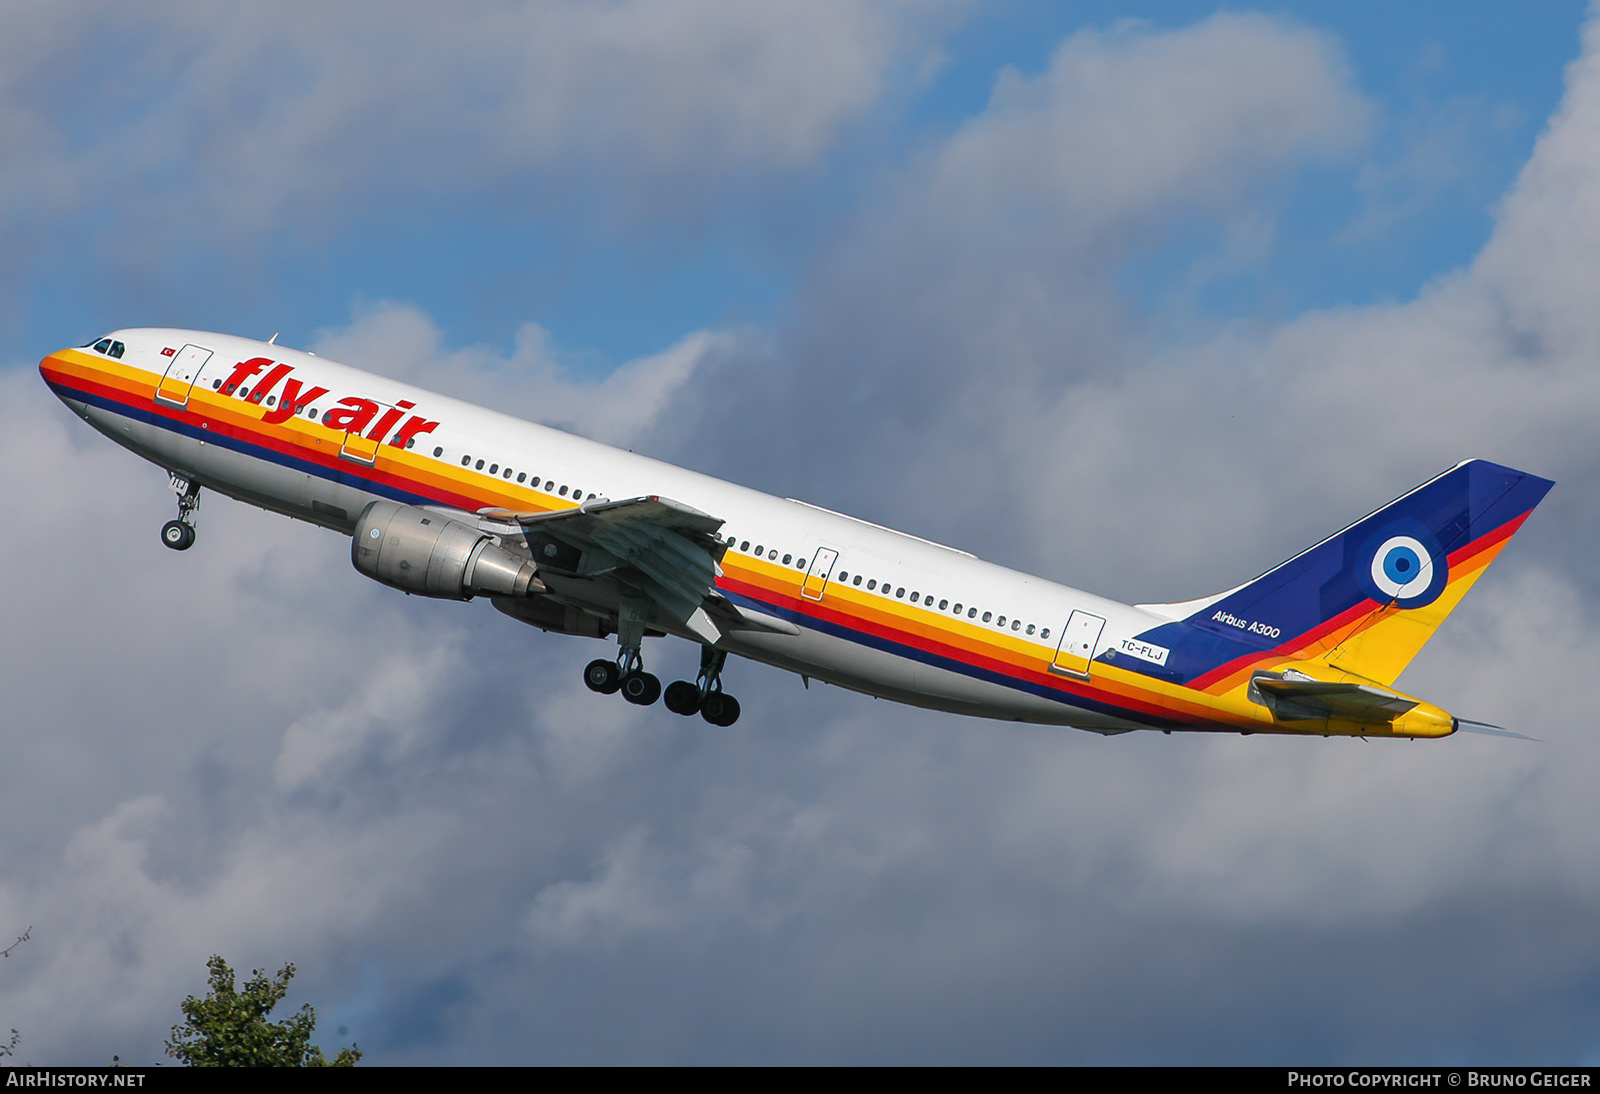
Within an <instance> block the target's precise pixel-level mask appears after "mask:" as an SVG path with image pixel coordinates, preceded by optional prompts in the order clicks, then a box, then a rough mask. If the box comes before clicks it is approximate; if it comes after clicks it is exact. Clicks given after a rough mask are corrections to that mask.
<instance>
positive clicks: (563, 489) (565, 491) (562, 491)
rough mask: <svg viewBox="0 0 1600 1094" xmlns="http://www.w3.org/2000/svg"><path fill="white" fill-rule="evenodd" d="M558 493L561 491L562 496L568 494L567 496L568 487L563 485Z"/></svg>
mask: <svg viewBox="0 0 1600 1094" xmlns="http://www.w3.org/2000/svg"><path fill="white" fill-rule="evenodd" d="M558 493H560V495H561V496H562V497H566V496H567V488H566V487H565V486H563V487H562V488H561V489H560V490H559V491H558Z"/></svg>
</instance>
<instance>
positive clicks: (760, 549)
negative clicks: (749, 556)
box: [755, 543, 767, 558]
mask: <svg viewBox="0 0 1600 1094" xmlns="http://www.w3.org/2000/svg"><path fill="white" fill-rule="evenodd" d="M766 553H767V552H766V549H765V548H764V547H762V546H761V544H759V543H758V544H756V550H755V555H756V557H757V558H760V557H761V556H762V555H764V554H766Z"/></svg>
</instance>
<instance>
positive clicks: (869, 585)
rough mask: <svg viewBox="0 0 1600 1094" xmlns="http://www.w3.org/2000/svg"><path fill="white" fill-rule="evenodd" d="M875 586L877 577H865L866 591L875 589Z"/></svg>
mask: <svg viewBox="0 0 1600 1094" xmlns="http://www.w3.org/2000/svg"><path fill="white" fill-rule="evenodd" d="M877 587H878V579H877V578H875V577H869V578H867V591H868V592H871V591H872V590H873V589H876V588H877Z"/></svg>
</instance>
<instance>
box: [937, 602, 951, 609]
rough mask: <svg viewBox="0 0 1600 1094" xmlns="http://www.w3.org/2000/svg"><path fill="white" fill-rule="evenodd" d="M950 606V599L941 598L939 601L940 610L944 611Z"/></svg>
mask: <svg viewBox="0 0 1600 1094" xmlns="http://www.w3.org/2000/svg"><path fill="white" fill-rule="evenodd" d="M949 606H950V602H949V601H948V600H941V601H939V610H940V611H941V612H942V611H944V610H945V609H946V608H948V607H949Z"/></svg>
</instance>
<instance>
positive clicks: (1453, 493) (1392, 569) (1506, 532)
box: [1150, 460, 1555, 687]
mask: <svg viewBox="0 0 1600 1094" xmlns="http://www.w3.org/2000/svg"><path fill="white" fill-rule="evenodd" d="M1554 485H1555V484H1554V483H1553V482H1551V481H1550V480H1549V479H1542V478H1539V477H1538V476H1537V475H1530V474H1527V473H1526V472H1522V471H1515V470H1512V469H1511V468H1509V467H1501V466H1500V465H1498V464H1493V463H1489V462H1487V461H1486V460H1468V461H1467V462H1465V463H1461V464H1458V465H1456V466H1455V467H1452V468H1451V469H1450V470H1448V471H1446V472H1445V473H1444V474H1442V475H1439V476H1438V477H1437V478H1434V479H1430V480H1429V481H1428V482H1425V483H1423V484H1422V485H1421V486H1419V487H1417V488H1416V489H1415V490H1412V491H1411V492H1410V493H1408V494H1405V495H1404V496H1402V497H1400V498H1397V499H1396V500H1394V501H1392V502H1390V503H1389V504H1388V505H1386V506H1384V507H1383V508H1382V509H1379V510H1378V511H1377V512H1375V513H1373V514H1371V515H1370V516H1367V517H1363V518H1362V519H1361V520H1358V521H1356V522H1355V523H1354V524H1352V525H1351V526H1350V527H1348V528H1346V529H1345V530H1344V531H1342V532H1339V533H1338V534H1337V535H1333V536H1330V537H1328V538H1327V539H1325V540H1323V541H1322V542H1321V543H1319V544H1317V545H1316V546H1315V547H1312V548H1310V549H1309V550H1307V551H1303V552H1301V553H1300V554H1298V555H1296V556H1295V557H1294V558H1291V559H1290V560H1289V561H1287V562H1285V563H1283V564H1282V565H1281V566H1278V567H1276V568H1274V569H1272V570H1269V571H1268V572H1267V573H1265V574H1262V575H1261V576H1260V577H1258V578H1256V579H1255V580H1254V581H1251V582H1249V583H1248V584H1245V585H1241V586H1240V587H1239V588H1237V589H1234V590H1232V591H1231V592H1227V593H1223V594H1221V595H1220V596H1217V597H1213V598H1210V599H1208V600H1202V601H1196V602H1193V603H1189V604H1182V605H1176V604H1175V605H1164V606H1156V605H1152V606H1150V607H1151V608H1152V609H1153V610H1155V611H1157V612H1161V613H1162V614H1166V615H1167V616H1168V617H1169V618H1173V619H1181V620H1182V625H1183V626H1184V628H1185V629H1188V630H1189V633H1190V634H1191V635H1193V636H1194V638H1195V639H1197V641H1195V642H1192V643H1185V645H1187V646H1188V647H1189V650H1188V651H1187V652H1189V654H1190V657H1188V658H1185V660H1188V661H1189V664H1188V665H1187V666H1186V667H1187V669H1188V671H1187V672H1185V673H1184V675H1186V676H1188V677H1189V682H1190V683H1191V684H1192V685H1195V686H1200V687H1207V686H1208V685H1209V684H1211V683H1213V682H1216V683H1221V682H1222V679H1223V678H1226V677H1231V676H1233V675H1234V672H1235V671H1236V670H1240V669H1247V668H1248V667H1249V665H1250V663H1252V662H1259V661H1260V660H1261V659H1262V656H1263V655H1269V654H1270V655H1277V656H1289V657H1299V658H1320V659H1322V660H1324V661H1325V662H1326V663H1327V664H1329V665H1332V666H1335V667H1337V668H1339V669H1342V670H1344V671H1347V672H1353V673H1356V674H1357V675H1359V676H1362V677H1364V678H1366V679H1368V680H1372V681H1376V682H1377V683H1380V684H1384V685H1389V684H1392V683H1394V680H1395V678H1396V677H1398V676H1399V675H1400V672H1401V670H1402V669H1404V668H1405V667H1406V665H1408V664H1409V663H1410V662H1411V659H1412V658H1413V657H1415V656H1416V655H1417V651H1419V650H1420V649H1422V647H1423V644H1424V643H1426V642H1427V641H1428V639H1429V638H1431V637H1432V636H1433V632H1434V631H1435V630H1437V629H1438V627H1439V624H1440V623H1442V622H1443V621H1444V618H1445V616H1447V615H1449V614H1450V611H1451V610H1452V609H1453V608H1454V607H1455V606H1456V604H1457V603H1459V602H1460V600H1461V598H1462V596H1464V595H1465V594H1466V592H1467V590H1468V589H1470V588H1471V587H1472V584H1473V582H1475V581H1477V579H1478V576H1479V575H1480V574H1482V573H1483V570H1484V567H1486V566H1488V565H1489V563H1490V562H1492V561H1493V560H1494V557H1495V555H1497V554H1499V552H1500V549H1501V548H1502V547H1504V546H1505V544H1506V541H1507V540H1509V539H1510V538H1511V537H1512V535H1514V534H1515V533H1516V531H1517V529H1518V528H1520V527H1521V526H1522V522H1523V521H1524V520H1525V519H1527V516H1528V514H1529V513H1531V512H1532V511H1533V508H1534V506H1536V505H1538V504H1539V502H1540V501H1542V500H1543V499H1544V496H1545V494H1547V493H1548V492H1549V491H1550V488H1551V487H1552V486H1554ZM1163 608H1165V611H1163ZM1170 626H1171V624H1169V625H1168V627H1170ZM1191 628H1192V629H1191ZM1158 630H1161V631H1166V630H1167V627H1163V628H1158ZM1197 631H1198V632H1199V633H1196V632H1197Z"/></svg>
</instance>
